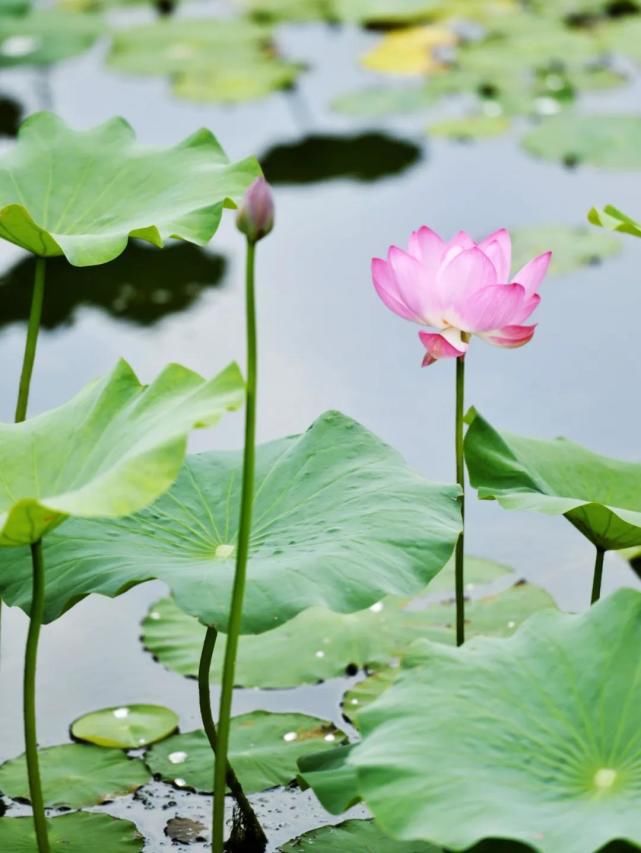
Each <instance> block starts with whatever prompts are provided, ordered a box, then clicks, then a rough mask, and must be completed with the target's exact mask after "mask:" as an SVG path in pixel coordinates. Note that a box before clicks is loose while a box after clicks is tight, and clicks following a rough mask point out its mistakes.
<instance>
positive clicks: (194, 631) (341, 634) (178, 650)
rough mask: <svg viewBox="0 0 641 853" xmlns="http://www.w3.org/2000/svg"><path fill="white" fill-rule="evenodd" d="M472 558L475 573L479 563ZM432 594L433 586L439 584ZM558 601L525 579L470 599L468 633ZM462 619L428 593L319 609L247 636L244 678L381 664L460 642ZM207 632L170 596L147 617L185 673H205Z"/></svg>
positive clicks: (248, 683)
mask: <svg viewBox="0 0 641 853" xmlns="http://www.w3.org/2000/svg"><path fill="white" fill-rule="evenodd" d="M466 562H467V565H468V566H469V568H470V572H471V573H472V575H473V573H474V563H473V561H470V560H468V561H466ZM468 578H469V576H468ZM439 579H440V576H439V578H437V580H439ZM426 592H427V593H431V592H432V588H431V586H430V587H428V588H427V590H426ZM550 606H552V599H551V598H550V597H549V596H548V595H547V593H545V592H544V591H543V590H541V589H539V588H537V587H535V586H530V585H526V584H519V585H517V586H514V587H512V588H510V589H507V590H504V591H503V592H501V593H497V594H496V595H492V596H486V597H484V598H480V599H477V600H475V601H472V602H470V603H469V604H468V606H467V611H466V617H467V619H468V623H469V624H468V633H469V634H470V635H474V634H476V633H483V634H493V635H508V634H510V633H512V632H513V631H514V629H515V628H516V626H517V625H519V624H520V623H521V622H522V621H523V620H524V619H525V618H526V617H527V616H529V615H530V614H531V613H534V612H535V611H537V610H540V609H542V608H544V607H550ZM454 622H455V607H454V604H453V602H451V601H449V602H447V603H434V602H432V603H431V604H430V605H429V606H427V608H426V605H425V603H424V602H422V601H421V599H420V598H419V599H414V600H411V601H409V602H408V601H407V600H405V599H400V598H386V599H384V600H383V601H379V602H377V603H376V604H374V605H372V607H370V608H369V609H368V610H364V611H360V612H358V613H353V614H343V613H333V612H332V611H331V610H327V609H324V608H319V607H312V608H310V609H309V610H306V611H304V612H303V613H300V614H299V615H298V616H296V617H295V618H294V619H291V620H290V621H289V622H286V623H285V624H284V625H281V626H280V627H278V628H275V629H273V630H272V631H267V632H266V633H264V634H261V635H260V636H251V635H246V636H244V637H242V639H241V641H240V651H239V657H238V664H237V667H236V683H237V685H238V686H242V687H262V688H284V687H295V686H297V685H299V684H315V683H317V682H320V681H325V680H326V679H329V678H336V677H339V676H343V675H345V674H346V673H347V674H354V673H356V672H357V671H358V670H360V669H367V670H371V669H378V668H380V667H381V666H385V665H386V664H388V663H389V662H390V661H391V660H393V659H395V658H397V657H399V656H400V655H402V654H403V651H404V650H405V649H406V648H407V646H408V645H409V643H411V642H412V640H414V639H415V638H416V637H421V636H428V637H431V638H433V639H435V640H439V641H442V642H446V643H448V642H454V630H453V625H454ZM204 636H205V628H204V626H203V625H201V624H200V622H198V620H197V619H194V617H193V616H188V615H187V614H186V613H185V612H184V611H183V610H181V609H180V608H179V607H177V606H176V604H175V603H174V602H173V601H172V599H170V598H164V599H161V600H160V601H158V602H156V603H155V604H153V605H152V606H151V608H150V611H149V613H148V615H147V617H146V619H145V620H144V622H143V642H144V644H145V647H146V648H147V649H148V650H149V651H150V652H151V653H152V654H153V655H154V657H155V658H156V659H157V660H158V661H160V663H162V664H163V665H164V666H166V667H168V668H169V669H171V670H174V671H175V672H178V673H180V674H181V675H186V676H192V677H195V676H196V675H197V674H198V662H199V658H200V652H201V650H202V645H203V640H204ZM224 648H225V638H224V636H221V637H219V639H218V645H217V648H216V653H215V658H214V665H213V667H212V677H213V679H215V680H218V679H219V678H220V674H221V670H222V661H223V654H224ZM274 660H277V661H279V666H278V667H274V666H273V665H272V662H273V661H274Z"/></svg>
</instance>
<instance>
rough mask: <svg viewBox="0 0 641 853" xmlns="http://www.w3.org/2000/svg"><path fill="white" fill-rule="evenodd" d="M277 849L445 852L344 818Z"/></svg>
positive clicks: (296, 852) (293, 852) (297, 852)
mask: <svg viewBox="0 0 641 853" xmlns="http://www.w3.org/2000/svg"><path fill="white" fill-rule="evenodd" d="M278 849H279V853H306V851H309V853H346V851H347V850H349V853H444V851H443V848H442V847H435V846H434V845H433V844H424V843H423V842H420V841H419V842H414V841H409V842H406V841H394V839H393V838H389V836H387V835H384V834H383V833H382V832H381V830H380V829H379V828H378V827H377V826H376V824H375V823H374V821H373V820H346V821H345V822H344V823H339V824H338V825H337V826H321V827H320V828H319V829H312V830H311V831H310V832H306V833H305V835H301V836H300V837H299V838H295V839H293V841H288V842H287V843H286V844H282V845H281V846H280V847H279V848H278Z"/></svg>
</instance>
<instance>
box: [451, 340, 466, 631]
mask: <svg viewBox="0 0 641 853" xmlns="http://www.w3.org/2000/svg"><path fill="white" fill-rule="evenodd" d="M464 400H465V356H464V355H462V356H459V358H457V359H456V427H455V443H456V482H457V483H458V484H459V486H460V487H461V498H460V501H461V520H462V523H463V529H462V530H461V535H460V536H459V538H458V542H457V543H456V553H455V570H454V571H455V580H454V586H455V590H456V645H457V646H462V645H463V643H464V642H465V551H464V531H465V459H464V456H463V407H464Z"/></svg>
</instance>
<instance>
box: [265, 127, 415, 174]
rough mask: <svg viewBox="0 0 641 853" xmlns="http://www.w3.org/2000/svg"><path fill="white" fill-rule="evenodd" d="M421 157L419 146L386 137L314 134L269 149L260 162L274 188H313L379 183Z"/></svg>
mask: <svg viewBox="0 0 641 853" xmlns="http://www.w3.org/2000/svg"><path fill="white" fill-rule="evenodd" d="M422 156H423V151H422V149H421V148H420V147H419V146H418V145H415V144H414V143H413V142H409V141H407V140H403V139H396V138H395V137H393V136H389V135H388V134H385V133H377V132H369V133H361V134H358V135H354V136H330V135H325V134H314V135H310V136H306V137H305V138H304V139H301V140H298V141H297V142H291V143H288V144H285V145H276V146H275V147H274V148H270V150H269V151H267V153H266V154H265V155H264V156H263V157H261V158H260V162H261V165H262V167H263V170H264V172H265V176H266V177H267V179H268V180H269V181H271V183H272V184H313V183H318V182H320V181H329V180H332V179H333V178H350V179H352V180H355V181H376V180H379V179H380V178H386V177H388V176H390V175H398V174H400V173H401V172H404V171H405V170H406V169H409V168H410V167H411V166H413V165H415V164H416V163H418V161H419V160H420V159H421V158H422Z"/></svg>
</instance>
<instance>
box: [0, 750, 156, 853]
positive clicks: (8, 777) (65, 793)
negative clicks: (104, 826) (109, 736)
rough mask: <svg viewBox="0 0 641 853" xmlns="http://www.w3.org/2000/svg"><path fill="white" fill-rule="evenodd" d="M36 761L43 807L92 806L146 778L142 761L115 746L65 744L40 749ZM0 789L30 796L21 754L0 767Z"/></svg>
mask: <svg viewBox="0 0 641 853" xmlns="http://www.w3.org/2000/svg"><path fill="white" fill-rule="evenodd" d="M39 760H40V775H41V777H42V788H43V797H44V801H45V805H46V806H57V807H61V806H65V807H70V808H80V807H81V806H94V805H96V804H98V803H104V802H105V801H107V800H113V799H114V797H119V796H124V795H125V794H129V793H131V792H132V791H135V790H136V789H137V788H140V786H141V785H144V784H145V783H146V782H148V781H149V772H148V771H147V768H146V767H145V765H144V764H143V762H142V761H141V760H140V759H138V758H127V756H126V755H125V754H124V753H123V752H121V751H120V750H119V749H102V748H101V747H99V746H85V745H81V744H77V743H68V744H64V745H63V746H51V747H48V748H47V749H41V750H40V752H39ZM0 791H2V793H3V794H4V795H5V796H7V797H12V798H14V799H17V798H20V799H24V800H29V799H30V794H29V782H28V780H27V765H26V762H25V759H24V755H21V756H20V757H19V758H13V759H11V760H10V761H7V762H5V763H4V764H3V765H2V766H0ZM2 849H4V848H2Z"/></svg>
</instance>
